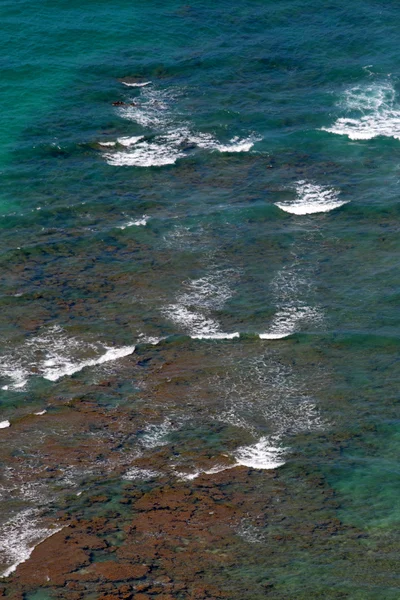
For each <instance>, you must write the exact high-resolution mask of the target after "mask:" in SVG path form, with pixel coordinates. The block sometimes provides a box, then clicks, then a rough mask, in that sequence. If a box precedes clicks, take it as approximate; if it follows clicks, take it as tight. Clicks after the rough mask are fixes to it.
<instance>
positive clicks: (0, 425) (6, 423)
mask: <svg viewBox="0 0 400 600" xmlns="http://www.w3.org/2000/svg"><path fill="white" fill-rule="evenodd" d="M10 425H11V423H10V421H0V429H6V427H10Z"/></svg>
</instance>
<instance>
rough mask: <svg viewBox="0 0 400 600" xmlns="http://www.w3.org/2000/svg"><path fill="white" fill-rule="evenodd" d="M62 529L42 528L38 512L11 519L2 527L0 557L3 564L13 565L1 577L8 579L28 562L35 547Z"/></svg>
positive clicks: (25, 512) (31, 511)
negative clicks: (21, 565) (19, 566)
mask: <svg viewBox="0 0 400 600" xmlns="http://www.w3.org/2000/svg"><path fill="white" fill-rule="evenodd" d="M61 529H63V528H62V527H59V528H57V529H50V528H48V527H44V526H40V524H39V521H38V511H37V510H35V509H31V508H29V509H25V510H23V511H21V512H20V513H18V514H17V515H16V516H15V517H12V518H11V519H9V520H8V521H7V522H6V523H5V524H4V525H3V527H2V531H1V534H0V556H3V557H4V558H3V559H2V562H3V563H6V564H7V563H11V566H9V567H8V568H7V569H6V570H5V571H3V573H2V574H1V575H0V577H8V576H9V575H11V573H13V572H14V571H15V570H16V568H17V567H18V565H20V564H21V563H23V562H25V561H27V560H28V559H29V557H30V556H31V554H32V552H33V550H34V549H35V547H36V546H37V545H38V544H40V543H41V542H43V541H44V540H45V539H47V538H49V537H51V536H52V535H54V534H55V533H57V532H58V531H61Z"/></svg>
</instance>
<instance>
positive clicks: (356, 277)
mask: <svg viewBox="0 0 400 600" xmlns="http://www.w3.org/2000/svg"><path fill="white" fill-rule="evenodd" d="M1 13H2V23H3V28H2V33H1V36H2V42H3V52H2V54H1V57H2V58H1V61H2V72H3V77H2V80H1V83H0V86H1V88H2V94H1V96H2V99H3V103H4V104H3V107H2V110H1V112H0V142H1V143H0V170H1V182H2V188H1V196H0V213H1V221H0V222H1V237H0V261H1V267H2V273H3V277H2V287H1V300H0V301H1V312H0V315H1V316H0V319H1V339H2V345H1V359H0V379H1V381H0V384H1V387H2V390H1V392H0V393H1V405H0V411H1V413H0V421H8V420H9V421H10V423H11V428H10V430H9V429H8V428H7V427H5V428H4V429H3V430H1V435H2V436H3V437H4V436H7V435H9V432H11V431H13V446H12V448H13V449H12V452H14V456H15V455H17V453H18V452H19V451H21V452H22V454H24V455H26V457H28V456H33V455H34V456H37V454H35V452H37V451H38V450H37V449H38V448H39V445H38V444H39V437H40V436H47V435H50V434H49V431H50V429H51V428H52V427H53V425H48V424H47V421H46V418H47V417H44V419H43V421H42V422H43V425H40V427H39V425H38V436H35V435H32V434H31V437H30V438H29V439H27V435H26V432H25V431H24V430H23V426H22V425H21V423H23V422H24V420H23V418H27V415H32V413H33V412H40V411H41V410H44V409H45V408H46V409H47V410H48V415H50V414H51V411H54V412H55V413H56V412H57V411H58V410H61V408H60V407H64V405H65V404H66V402H67V401H73V400H74V399H75V398H77V397H82V396H84V397H85V396H88V397H91V398H95V399H96V402H98V404H99V405H100V406H101V407H106V408H108V409H110V410H113V409H115V407H118V406H126V405H128V406H134V407H135V410H136V411H137V413H138V415H140V419H141V429H140V431H139V432H136V431H132V439H130V441H129V443H130V444H131V448H132V449H136V450H137V449H138V448H140V451H141V452H142V453H144V455H145V456H148V457H149V460H151V452H152V451H154V452H155V451H156V449H157V448H158V447H159V446H161V445H166V446H168V445H169V446H171V447H173V446H174V445H176V446H179V447H180V448H181V449H183V450H182V457H181V461H182V464H179V465H178V466H176V469H175V471H176V473H178V472H180V471H182V470H183V471H184V472H186V473H189V474H194V473H196V472H197V471H198V470H199V469H200V470H201V468H202V466H201V460H200V458H199V462H197V460H196V448H199V447H201V448H204V447H206V448H207V452H208V456H209V458H210V460H211V463H213V461H214V463H213V464H214V466H215V464H218V463H219V461H220V456H221V455H223V454H228V455H229V456H231V458H232V459H234V460H236V461H238V462H239V463H240V464H244V465H245V466H248V467H249V468H256V469H259V471H258V473H259V477H260V480H261V481H262V478H263V474H264V473H265V470H269V469H271V468H275V467H276V468H278V469H279V472H280V476H282V477H283V478H285V481H287V483H288V485H292V486H293V490H296V489H298V490H299V491H298V494H299V500H298V501H299V502H300V503H301V502H302V501H303V502H304V503H307V493H309V492H306V491H304V490H303V488H302V487H301V485H300V486H299V484H298V481H299V480H301V473H302V469H305V470H306V471H307V473H308V474H309V473H315V474H318V476H320V477H323V478H324V481H325V482H326V484H327V485H329V486H330V487H331V488H332V489H333V490H334V493H335V498H336V499H337V506H336V508H335V509H334V512H335V514H336V515H337V517H338V518H339V519H341V520H342V522H343V523H345V524H346V525H347V526H348V527H355V528H359V530H360V531H362V533H363V535H365V536H367V537H366V538H360V540H361V541H360V542H359V543H358V546H357V548H353V550H352V551H351V554H350V558H349V557H348V558H347V560H348V562H349V563H350V564H348V565H347V566H343V564H342V563H341V561H343V560H344V559H343V552H344V549H345V548H346V547H348V541H346V536H344V540H343V541H342V539H341V538H337V540H336V542H334V543H333V544H332V547H329V548H328V549H325V550H326V555H324V554H322V557H323V556H325V557H326V561H325V562H326V564H325V563H324V560H323V558H322V559H321V557H319V559H318V560H319V562H318V561H317V562H315V561H316V560H317V559H316V558H315V556H314V555H313V551H312V550H311V551H310V552H309V554H307V555H306V553H305V552H303V555H302V558H301V559H300V558H299V557H298V554H297V552H300V550H299V549H298V548H296V547H294V548H292V549H291V552H293V556H292V557H291V561H292V562H291V563H290V565H289V566H287V565H285V566H283V565H282V564H281V563H277V564H275V565H274V566H273V576H274V577H275V579H276V582H279V583H277V587H276V588H275V589H276V590H278V591H277V592H276V596H273V597H279V598H292V597H296V598H303V597H304V598H306V597H307V598H314V597H315V598H316V597H326V598H328V597H331V598H336V597H349V598H363V599H365V598H397V597H398V595H399V592H398V568H397V571H396V568H395V567H393V566H392V565H391V564H390V567H389V566H388V565H387V564H386V563H385V560H386V559H385V557H386V554H385V552H387V553H389V552H395V551H396V550H397V551H398V547H399V539H398V534H397V533H396V529H397V526H398V521H399V505H398V499H397V497H398V494H397V483H398V454H399V451H400V440H399V432H398V419H399V413H398V399H399V393H398V390H399V378H400V373H399V359H398V347H399V333H400V331H399V319H398V299H399V291H398V290H399V272H398V261H397V255H398V251H399V241H398V229H399V226H398V219H399V204H398V186H399V176H400V173H399V164H398V149H399V148H400V146H399V144H400V79H399V75H400V74H399V68H398V64H399V58H400V56H399V54H400V50H399V47H398V41H397V38H398V36H397V33H398V24H399V17H398V9H397V5H396V4H395V3H394V2H382V1H380V2H367V1H357V2H353V3H351V4H349V3H346V2H342V1H340V2H327V3H323V5H322V4H321V3H320V2H316V1H311V0H310V1H308V2H299V0H290V1H289V0H288V1H281V2H278V3H277V2H271V1H269V0H268V1H267V0H264V1H261V0H259V1H256V0H251V1H249V2H229V3H228V2H218V3H211V2H206V1H204V0H203V1H200V0H199V1H194V2H192V3H191V4H190V5H184V4H181V3H179V2H168V3H161V2H154V1H149V2H146V3H145V6H141V5H137V6H135V5H132V3H130V2H124V1H122V0H116V2H114V3H110V2H107V3H106V2H96V3H82V2H79V3H78V2H74V1H69V2H68V3H67V2H61V1H59V2H56V3H54V2H52V3H50V2H41V3H40V6H38V4H37V3H33V2H31V1H29V0H26V1H19V2H17V3H15V2H13V3H11V2H3V4H2V9H1ZM115 103H123V104H120V105H116V104H115ZM138 357H139V358H143V361H142V363H143V364H142V365H139V366H137V365H136V361H137V358H138ZM146 361H147V362H146ZM163 361H164V362H165V363H166V364H167V365H168V368H170V369H171V373H169V375H168V377H167V376H166V378H165V379H164V380H162V382H161V383H160V381H159V379H157V378H158V377H159V375H158V374H157V373H158V372H157V370H156V368H155V367H152V366H151V365H154V364H161V363H162V364H164V363H163ZM139 362H140V361H139ZM147 364H149V365H150V367H149V368H147V366H146V365H147ZM169 365H172V367H170V366H169ZM167 370H168V369H167ZM107 377H112V378H114V379H113V381H115V382H116V383H115V386H114V387H112V388H111V389H109V388H105V389H103V390H102V391H100V390H99V388H98V386H97V384H98V382H100V381H102V380H104V379H106V378H107ZM160 377H161V376H160ZM178 380H179V381H178ZM178 385H179V390H178V387H177V386H178ZM172 397H174V402H173V403H172V401H170V400H168V401H164V398H172ZM148 406H152V410H153V414H152V416H151V418H150V417H148V415H147V413H146V411H145V408H146V407H148ZM63 410H64V409H63ZM138 418H139V417H138ZM146 419H150V420H149V422H148V423H147V424H146ZM216 423H219V424H220V427H219V428H218V427H216V425H215V424H216ZM39 430H40V431H39ZM39 432H40V436H39ZM57 432H58V433H57V435H58V436H60V439H61V438H62V436H63V435H65V432H64V433H63V430H62V427H61V426H60V430H57ZM143 432H144V433H143ZM51 435H55V434H54V431H53V430H51ZM68 435H70V436H71V437H72V439H74V435H76V439H77V440H78V439H80V438H79V436H80V435H81V432H80V431H78V430H76V431H74V430H73V429H72V430H70V431H69V433H68ZM146 436H147V437H146ZM4 439H5V440H6V441H5V446H6V445H7V447H8V444H9V443H10V442H9V438H6V437H4ZM143 439H144V440H145V441H144V442H143ZM7 440H8V441H7ZM146 440H147V441H146ZM78 443H79V442H78ZM146 444H147V445H146ZM21 449H22V450H21ZM125 450H126V449H125ZM186 450H187V453H188V454H187V456H186V458H185V456H184V454H185V451H186ZM7 452H8V450H3V455H2V464H3V466H4V469H5V471H4V472H5V477H4V482H3V484H2V485H3V489H4V490H5V495H4V509H3V514H4V518H3V531H5V532H9V531H10V523H11V525H12V524H13V523H14V524H15V523H16V521H15V519H16V515H17V514H20V513H18V511H22V513H23V511H27V510H33V508H32V507H34V509H35V510H36V508H37V506H39V508H41V507H46V506H48V505H49V502H50V501H51V502H53V501H54V489H53V488H51V490H50V489H47V488H43V486H42V487H40V490H37V493H36V492H35V493H36V496H35V494H33V495H31V496H29V494H28V495H27V494H26V493H24V492H23V490H24V486H26V481H27V480H28V479H26V478H29V481H30V482H31V483H32V476H31V473H32V464H33V463H30V462H29V460H30V459H28V458H26V463H24V462H23V461H22V462H21V464H20V466H19V469H20V470H19V471H18V473H16V467H15V465H13V464H12V463H10V462H9V460H11V459H9V457H7V456H8V455H6V453H7ZM12 452H11V451H10V453H11V454H12ZM200 454H201V453H200V451H199V455H200ZM43 460H45V459H43ZM169 472H170V475H171V478H173V477H176V476H177V475H176V473H175V475H174V472H173V470H172V471H171V469H170V471H169ZM96 473H97V471H96V469H95V467H94V466H93V471H92V472H91V474H92V475H93V477H94V478H95V477H96V476H100V472H99V473H98V474H97V475H96ZM28 474H29V477H28ZM101 476H104V473H101ZM85 477H86V480H85V481H86V483H85V484H82V480H83V479H85ZM110 477H111V476H110ZM24 478H25V479H24ZM87 478H88V475H87V474H86V475H85V474H82V473H69V479H68V483H67V482H66V478H65V477H64V478H62V477H61V478H60V480H59V482H58V483H57V486H58V487H57V490H56V491H57V494H56V498H57V501H58V500H60V498H63V497H64V496H65V494H68V493H70V492H71V489H72V490H73V491H74V493H75V492H76V491H77V490H81V489H84V490H86V489H87V487H85V486H87ZM114 485H115V481H114V480H113V481H112V482H111V479H110V489H111V488H113V486H114ZM25 489H26V488H25ZM35 489H36V488H35ZM10 490H14V491H13V492H12V493H11V492H10ZM15 490H17V491H15ZM60 501H61V500H60ZM332 510H333V509H332ZM22 513H21V514H22ZM23 514H27V515H28V516H29V518H30V519H31V513H23ZM35 518H36V517H35ZM13 519H14V520H13ZM31 522H33V519H31ZM33 524H34V523H33ZM14 529H15V530H16V531H17V530H18V527H15V528H14ZM2 536H3V537H1V536H0V537H1V540H2V541H1V543H0V545H1V551H2V562H3V563H4V565H5V567H8V566H9V565H10V564H12V563H13V562H15V561H18V560H19V557H20V556H22V555H23V553H24V551H25V550H26V544H28V546H29V544H32V543H33V542H34V541H36V538H35V536H34V534H32V538H29V539H28V541H27V542H26V540H25V542H24V541H23V540H22V541H21V535H20V532H18V531H17V533H16V535H15V539H14V538H12V543H13V544H14V546H12V544H11V542H10V537H9V536H8V537H7V535H6V540H5V541H4V534H2ZM18 536H19V537H18ZM24 544H25V546H24ZM11 546H12V548H11ZM10 548H11V550H10ZM24 548H25V550H24ZM316 548H317V546H316ZM318 548H319V546H318ZM366 548H367V549H366ZM259 551H260V550H259V546H257V548H256V550H254V552H257V553H258V552H259ZM247 552H248V551H247V550H246V551H245V550H243V561H244V566H243V569H244V571H246V565H247V562H246V561H247V560H248V558H247V557H248V554H246V553H247ZM316 552H317V550H316ZM318 552H319V551H318ZM21 553H22V554H21ZM371 557H372V558H371ZM299 560H300V563H301V564H300V563H298V561H299ZM387 560H388V561H389V558H387ZM328 563H329V564H328ZM332 565H334V566H332ZM271 568H272V567H271ZM254 569H255V570H257V569H261V571H262V566H261V567H260V566H259V565H258V566H257V567H256V566H254ZM244 571H243V572H240V573H239V574H236V575H235V576H237V577H238V578H239V579H240V578H245V579H246V577H247V578H249V580H251V579H252V578H253V577H255V578H257V576H258V575H256V574H255V572H253V571H252V569H251V568H250V565H249V568H248V570H247V571H246V572H244ZM257 572H258V571H257ZM367 574H368V576H367ZM333 590H337V593H338V595H334V594H335V593H336V591H335V592H334V591H333ZM232 593H233V592H232ZM340 593H342V594H345V595H344V596H340V595H339V594H340ZM240 594H242V591H241V592H240V593H239V587H238V597H243V595H242V596H241V595H240ZM279 594H280V595H279ZM302 594H303V595H302ZM319 594H322V596H320V595H319ZM233 597H234V596H233ZM254 597H256V596H254Z"/></svg>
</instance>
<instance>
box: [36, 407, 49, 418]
mask: <svg viewBox="0 0 400 600" xmlns="http://www.w3.org/2000/svg"><path fill="white" fill-rule="evenodd" d="M46 413H47V410H46V409H44V410H38V411H37V412H34V413H33V414H34V415H36V416H38V417H41V416H42V415H45V414H46Z"/></svg>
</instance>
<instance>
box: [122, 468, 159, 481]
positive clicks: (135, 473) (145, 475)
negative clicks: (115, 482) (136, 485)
mask: <svg viewBox="0 0 400 600" xmlns="http://www.w3.org/2000/svg"><path fill="white" fill-rule="evenodd" d="M159 475H160V474H159V473H158V472H157V471H152V470H151V469H141V468H140V467H131V468H130V469H129V470H128V471H127V472H126V473H125V475H124V476H123V479H126V480H127V481H135V480H139V481H146V480H147V479H154V478H155V477H158V476H159Z"/></svg>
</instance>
